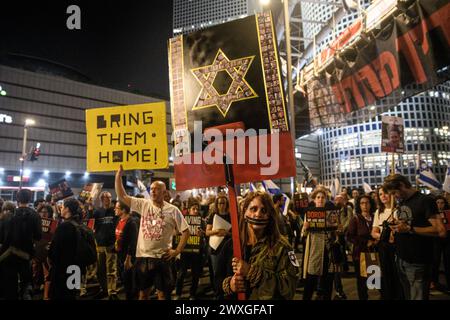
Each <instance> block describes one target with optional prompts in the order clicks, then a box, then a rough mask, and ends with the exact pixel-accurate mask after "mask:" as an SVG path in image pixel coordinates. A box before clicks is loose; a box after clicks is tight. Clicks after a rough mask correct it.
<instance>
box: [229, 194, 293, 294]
mask: <svg viewBox="0 0 450 320" xmlns="http://www.w3.org/2000/svg"><path fill="white" fill-rule="evenodd" d="M243 208H244V210H243V213H241V217H240V219H239V234H240V240H241V247H242V252H243V258H242V259H238V258H233V259H232V260H231V261H230V260H228V262H227V266H230V262H231V266H232V272H231V275H229V276H228V277H227V278H225V280H224V281H223V283H222V286H223V290H224V293H225V294H226V295H227V296H230V295H234V294H236V293H237V292H245V293H246V296H247V297H248V299H249V300H292V299H293V298H294V295H295V290H296V287H297V272H298V267H299V264H298V261H297V258H296V256H295V253H294V250H293V248H292V246H291V245H290V244H289V241H288V240H287V238H286V237H284V236H282V235H281V233H280V231H279V229H278V221H279V220H278V218H277V213H276V210H275V207H274V205H273V201H272V198H271V196H270V195H269V194H268V193H265V192H260V191H256V192H250V193H249V194H248V195H247V196H246V197H245V200H244V205H243ZM232 247H233V246H232V240H231V239H230V240H228V241H227V243H226V244H225V247H224V251H223V252H224V253H225V252H229V253H230V254H225V257H228V256H230V255H232ZM225 261H226V260H224V262H225ZM229 274H230V273H229Z"/></svg>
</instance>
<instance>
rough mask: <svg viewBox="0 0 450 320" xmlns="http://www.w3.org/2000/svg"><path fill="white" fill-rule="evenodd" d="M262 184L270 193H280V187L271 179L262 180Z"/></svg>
mask: <svg viewBox="0 0 450 320" xmlns="http://www.w3.org/2000/svg"><path fill="white" fill-rule="evenodd" d="M262 185H263V187H264V189H266V191H267V192H268V193H270V194H271V195H276V194H282V192H281V189H280V187H278V186H277V185H276V184H275V183H274V182H273V181H272V180H264V181H263V182H262Z"/></svg>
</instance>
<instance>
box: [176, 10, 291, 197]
mask: <svg viewBox="0 0 450 320" xmlns="http://www.w3.org/2000/svg"><path fill="white" fill-rule="evenodd" d="M169 67H170V92H171V109H172V125H173V129H174V134H173V138H174V153H173V156H174V163H175V178H176V185H177V190H186V189H192V188H205V187H212V186H220V185H224V184H225V170H224V165H223V154H224V153H225V154H226V157H227V162H228V163H232V164H233V170H234V177H235V183H236V184H237V183H246V182H250V181H257V180H266V179H273V178H282V177H289V176H294V175H295V161H294V154H293V145H292V139H291V135H290V132H289V125H288V123H289V121H288V115H287V111H286V107H285V100H284V94H283V82H282V79H281V70H280V67H279V61H278V52H277V47H276V39H275V33H274V27H273V21H272V16H271V14H270V13H262V14H258V15H256V16H251V17H247V18H244V19H239V20H235V21H232V22H229V23H225V24H222V25H218V26H214V27H211V28H208V29H205V30H200V31H197V32H193V33H191V34H189V35H185V36H178V37H176V38H173V39H170V40H169ZM231 131H234V133H235V135H234V136H233V133H230V132H231ZM228 133H230V134H228ZM219 140H220V141H219ZM234 142H235V143H234ZM228 143H230V144H228ZM231 143H232V144H231ZM252 147H254V149H252ZM261 155H264V156H261ZM264 168H266V169H268V170H266V171H265V170H264ZM270 169H274V170H270Z"/></svg>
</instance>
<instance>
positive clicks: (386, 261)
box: [378, 242, 403, 300]
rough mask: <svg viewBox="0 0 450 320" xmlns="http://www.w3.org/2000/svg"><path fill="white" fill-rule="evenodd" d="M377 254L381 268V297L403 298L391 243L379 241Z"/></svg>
mask: <svg viewBox="0 0 450 320" xmlns="http://www.w3.org/2000/svg"><path fill="white" fill-rule="evenodd" d="M378 254H379V257H380V268H381V299H382V300H403V290H402V286H401V283H400V280H399V277H398V272H397V267H396V265H395V247H394V245H393V244H390V243H385V242H380V243H379V244H378Z"/></svg>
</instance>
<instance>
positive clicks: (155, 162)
mask: <svg viewBox="0 0 450 320" xmlns="http://www.w3.org/2000/svg"><path fill="white" fill-rule="evenodd" d="M86 132H87V135H86V137H87V171H88V172H102V171H115V170H117V169H118V168H119V165H123V168H124V170H135V169H147V170H150V169H163V168H167V167H168V164H169V155H168V145H167V133H166V105H165V103H164V102H155V103H147V104H141V105H132V106H121V107H111V108H98V109H88V110H86Z"/></svg>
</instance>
